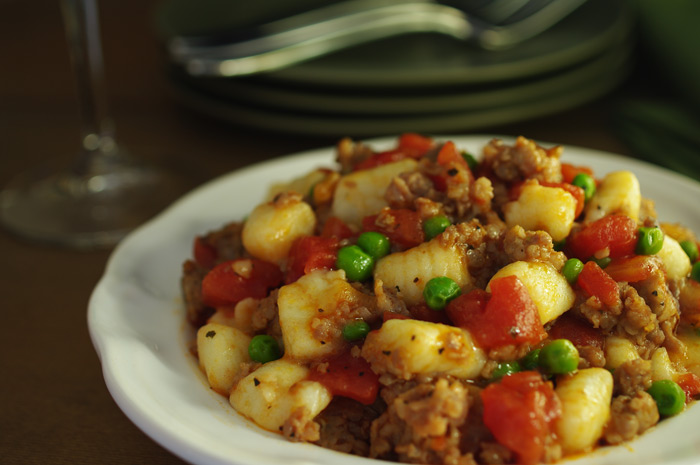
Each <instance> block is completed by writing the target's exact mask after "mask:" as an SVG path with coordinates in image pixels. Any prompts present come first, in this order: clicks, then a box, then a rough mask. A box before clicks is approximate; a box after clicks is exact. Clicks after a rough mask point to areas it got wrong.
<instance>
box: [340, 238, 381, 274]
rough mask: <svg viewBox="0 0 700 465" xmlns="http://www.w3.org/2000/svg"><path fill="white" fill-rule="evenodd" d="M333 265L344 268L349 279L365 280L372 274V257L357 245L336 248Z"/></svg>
mask: <svg viewBox="0 0 700 465" xmlns="http://www.w3.org/2000/svg"><path fill="white" fill-rule="evenodd" d="M335 266H336V267H337V268H340V269H341V270H344V271H345V276H347V278H348V280H350V281H366V280H368V279H369V278H370V277H371V276H372V269H373V268H374V259H373V258H372V257H371V256H370V255H368V254H367V253H365V251H364V250H362V249H361V248H360V247H358V246H357V245H348V246H345V247H342V248H341V249H340V250H338V259H337V260H336V261H335Z"/></svg>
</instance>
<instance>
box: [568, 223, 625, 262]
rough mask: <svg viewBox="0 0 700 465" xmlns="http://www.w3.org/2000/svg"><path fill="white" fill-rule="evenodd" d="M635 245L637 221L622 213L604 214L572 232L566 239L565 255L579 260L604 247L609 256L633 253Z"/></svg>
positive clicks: (586, 258)
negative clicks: (566, 252)
mask: <svg viewBox="0 0 700 465" xmlns="http://www.w3.org/2000/svg"><path fill="white" fill-rule="evenodd" d="M636 246H637V222H636V221H634V220H633V219H632V218H630V217H628V216H624V215H609V216H604V217H603V218H601V219H599V220H597V221H594V222H593V223H591V224H589V225H587V226H585V227H584V228H583V229H581V230H580V231H578V232H576V233H574V234H572V235H571V236H569V238H568V239H567V241H566V247H567V251H568V252H569V253H568V254H567V255H568V256H570V257H571V256H573V257H576V258H579V259H581V260H588V259H589V258H591V257H592V256H594V255H595V254H596V253H597V252H600V251H604V250H605V249H606V248H607V249H608V251H609V253H608V256H609V257H610V258H617V257H625V256H628V255H633V254H634V249H635V248H636ZM598 258H600V257H598Z"/></svg>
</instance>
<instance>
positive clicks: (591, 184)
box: [571, 173, 596, 202]
mask: <svg viewBox="0 0 700 465" xmlns="http://www.w3.org/2000/svg"><path fill="white" fill-rule="evenodd" d="M571 184H573V185H574V186H578V187H580V188H581V189H583V194H584V196H585V200H586V202H588V201H589V200H590V199H591V197H593V194H595V191H596V187H595V179H593V178H592V177H591V176H590V175H589V174H586V173H579V174H577V175H576V176H575V177H574V179H573V181H571Z"/></svg>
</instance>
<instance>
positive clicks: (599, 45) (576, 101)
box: [158, 0, 634, 136]
mask: <svg viewBox="0 0 700 465" xmlns="http://www.w3.org/2000/svg"><path fill="white" fill-rule="evenodd" d="M208 3H209V5H208V8H202V7H201V5H202V3H201V2H187V1H183V0H179V1H178V0H170V1H168V2H166V3H165V4H164V5H163V6H162V8H161V9H160V10H159V12H158V24H159V30H160V33H161V36H162V38H163V40H167V38H168V37H170V36H172V35H175V34H188V33H189V34H191V33H200V34H201V33H206V31H207V28H210V29H211V30H212V31H214V30H216V31H220V30H222V29H225V28H230V29H231V30H235V29H236V28H237V27H241V25H240V22H241V21H243V19H242V16H241V15H237V14H236V12H235V9H236V7H235V6H232V5H231V2H221V1H218V2H217V1H216V0H209V2H208ZM246 3H247V2H246ZM192 4H196V5H197V6H198V7H199V9H198V10H197V11H198V14H193V13H192V6H191V5H192ZM237 8H241V7H237ZM203 12H205V13H203ZM632 19H633V18H632V14H631V11H630V10H629V9H628V7H627V2H625V1H624V0H588V1H587V2H586V3H584V4H583V6H581V7H580V8H579V9H577V10H576V11H575V12H574V13H572V14H571V15H569V16H568V17H566V18H565V19H564V20H563V21H561V22H560V23H558V24H557V25H555V26H554V27H552V28H551V29H549V30H547V31H546V32H544V33H543V34H541V35H539V36H537V37H534V38H532V39H530V40H528V41H526V42H523V43H521V44H520V45H518V46H516V47H514V48H511V49H508V50H503V51H486V50H482V49H479V48H476V47H475V46H473V45H470V44H467V43H463V42H460V41H457V40H455V39H452V38H449V37H445V36H441V35H438V34H413V35H407V36H402V37H395V38H391V39H385V40H382V41H378V42H374V43H371V44H366V45H361V46H357V47H354V48H351V49H347V50H344V51H341V52H337V53H335V54H333V55H328V56H325V57H322V58H318V59H315V60H312V61H308V62H305V63H302V64H299V65H296V66H293V67H290V68H286V69H283V70H278V71H274V72H269V73H265V74H260V75H255V76H248V77H238V78H204V77H193V76H189V75H187V74H186V73H185V72H184V71H183V70H182V69H180V68H177V67H175V66H173V67H172V68H171V69H170V73H169V77H170V78H171V82H172V84H173V88H174V89H175V91H176V93H175V95H176V96H177V97H178V98H179V99H180V100H181V101H182V102H183V103H185V104H186V105H188V106H189V107H192V108H194V109H196V110H199V111H202V112H205V113H207V114H210V115H213V116H215V117H218V118H221V119H224V120H227V121H231V122H233V123H235V124H241V125H249V126H255V127H259V128H264V129H268V130H277V131H283V132H294V133H303V134H316V135H332V136H337V135H353V136H376V135H383V134H395V133H397V132H403V131H417V132H424V133H439V132H458V131H467V130H475V129H480V128H485V127H491V126H494V125H498V124H505V123H511V122H515V121H520V120H524V119H529V118H533V117H538V116H543V115H547V114H552V113H556V112H560V111H563V110H566V109H569V108H572V107H575V106H577V105H581V104H583V103H585V102H588V101H591V100H593V99H596V98H599V97H601V96H603V95H605V94H606V93H608V92H610V91H611V90H612V89H614V88H615V87H616V86H618V85H619V84H620V83H621V82H622V80H623V79H624V78H625V77H626V76H627V73H628V71H629V70H630V67H631V63H630V61H631V60H630V57H631V52H632V47H633V44H634V42H633V39H632V24H633V21H632ZM237 21H238V23H237Z"/></svg>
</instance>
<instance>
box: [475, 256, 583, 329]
mask: <svg viewBox="0 0 700 465" xmlns="http://www.w3.org/2000/svg"><path fill="white" fill-rule="evenodd" d="M511 275H515V276H517V277H518V279H520V281H521V282H522V283H523V284H524V285H525V287H526V288H527V291H528V293H529V294H530V297H531V298H532V300H533V302H534V303H535V305H537V311H538V312H539V314H540V320H542V324H545V323H547V322H549V321H552V320H553V319H555V318H556V317H558V316H559V315H561V314H562V313H564V312H565V311H567V310H569V309H570V308H571V307H572V306H573V305H574V301H575V300H576V294H575V293H574V290H573V289H572V288H571V285H570V284H569V282H568V281H567V280H566V278H565V277H564V276H562V274H561V273H559V272H557V270H556V269H555V268H554V267H553V266H552V265H550V264H549V263H544V262H525V261H517V262H513V263H510V264H508V265H506V266H504V267H503V268H501V269H500V270H498V272H496V274H495V275H493V277H492V278H491V281H493V280H494V279H497V278H502V277H504V276H511ZM489 284H490V281H489ZM486 290H487V291H490V290H491V287H490V285H489V286H486Z"/></svg>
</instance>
